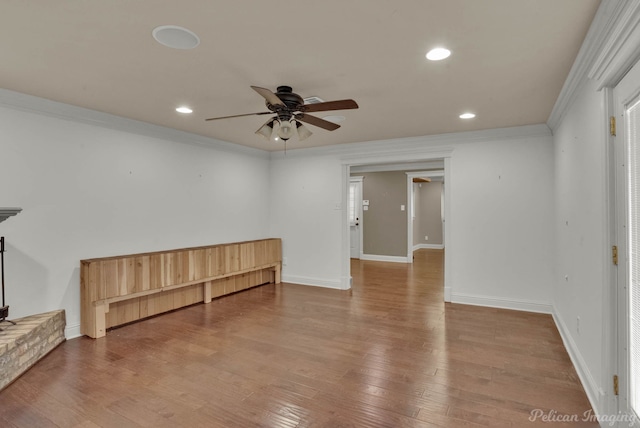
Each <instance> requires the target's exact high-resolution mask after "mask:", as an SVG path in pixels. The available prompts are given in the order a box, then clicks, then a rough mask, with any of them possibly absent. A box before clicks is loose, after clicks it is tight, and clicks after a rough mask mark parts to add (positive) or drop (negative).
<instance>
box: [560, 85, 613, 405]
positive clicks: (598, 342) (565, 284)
mask: <svg viewBox="0 0 640 428" xmlns="http://www.w3.org/2000/svg"><path fill="white" fill-rule="evenodd" d="M605 125H606V115H605V95H604V92H603V91H597V88H596V84H595V82H593V81H587V82H586V83H585V84H584V85H583V86H582V87H581V88H580V89H579V91H578V92H577V95H576V98H575V100H574V102H573V103H572V105H571V107H570V108H569V109H568V110H567V112H566V113H565V115H564V117H563V119H562V121H561V122H560V124H559V126H558V127H557V129H556V130H555V132H554V143H555V171H556V172H555V175H556V195H555V206H556V217H555V232H556V237H557V246H556V255H557V268H556V275H555V278H554V293H553V305H554V311H555V314H554V315H555V318H556V322H557V324H558V327H559V328H560V330H561V331H562V333H563V337H564V339H565V342H566V343H567V347H568V349H569V352H571V353H572V354H573V355H572V356H573V357H574V362H576V366H577V369H578V370H579V371H581V372H582V373H581V375H582V376H581V377H582V380H583V383H585V388H586V389H587V392H588V393H589V396H590V398H591V401H592V404H594V406H596V407H600V410H602V403H601V400H602V397H601V394H602V390H603V389H605V388H604V385H608V381H607V379H606V377H607V376H608V375H607V373H603V365H602V363H603V361H602V359H603V347H604V344H603V325H604V324H606V323H605V321H606V320H605V319H603V300H604V299H605V297H606V296H605V295H604V286H603V284H607V283H608V282H609V280H608V278H607V277H606V275H607V273H606V270H605V265H604V263H605V262H606V261H607V260H608V259H607V254H605V252H606V251H607V249H608V248H609V246H608V244H607V233H608V232H607V218H606V216H607V214H606V210H607V209H608V202H607V196H606V195H607V189H606V183H607V176H606V174H607V166H606V162H607V155H606V154H607V152H606V150H607V148H606V145H607V139H606V137H605V135H606V130H605ZM565 276H566V277H567V278H568V280H567V279H565ZM578 317H580V332H578V326H577V318H578ZM607 352H608V351H607ZM596 410H598V409H596Z"/></svg>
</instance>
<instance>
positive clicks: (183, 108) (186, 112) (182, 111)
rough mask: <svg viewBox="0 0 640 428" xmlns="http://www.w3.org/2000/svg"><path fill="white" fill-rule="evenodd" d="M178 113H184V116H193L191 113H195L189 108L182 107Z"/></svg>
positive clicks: (178, 109)
mask: <svg viewBox="0 0 640 428" xmlns="http://www.w3.org/2000/svg"><path fill="white" fill-rule="evenodd" d="M176 111H177V112H178V113H182V114H191V113H193V110H192V109H190V108H189V107H187V106H180V107H178V108H177V109H176Z"/></svg>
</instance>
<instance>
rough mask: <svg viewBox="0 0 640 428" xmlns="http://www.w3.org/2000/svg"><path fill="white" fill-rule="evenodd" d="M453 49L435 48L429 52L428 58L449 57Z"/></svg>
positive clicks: (440, 58)
mask: <svg viewBox="0 0 640 428" xmlns="http://www.w3.org/2000/svg"><path fill="white" fill-rule="evenodd" d="M449 55H451V51H450V50H449V49H445V48H435V49H431V50H430V51H429V52H427V59H428V60H430V61H440V60H443V59H445V58H449Z"/></svg>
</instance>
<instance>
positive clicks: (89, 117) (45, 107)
mask: <svg viewBox="0 0 640 428" xmlns="http://www.w3.org/2000/svg"><path fill="white" fill-rule="evenodd" d="M0 107H6V108H10V109H13V110H19V111H24V112H27V113H33V114H39V115H43V116H48V117H53V118H56V119H62V120H68V121H72V122H77V123H82V124H86V125H93V126H99V127H102V128H108V129H113V130H116V131H123V132H129V133H132V134H137V135H142V136H146V137H152V138H158V139H162V140H167V141H172V142H178V143H183V144H191V145H197V146H201V147H206V148H210V149H215V150H220V151H224V152H229V153H236V154H243V155H248V156H253V157H258V158H262V159H269V152H267V151H265V150H260V149H256V148H252V147H246V146H242V145H240V144H233V143H229V142H226V141H221V140H216V139H214V138H209V137H204V136H202V135H197V134H192V133H190V132H185V131H179V130H177V129H172V128H167V127H164V126H160V125H154V124H151V123H147V122H141V121H138V120H133V119H127V118H124V117H120V116H116V115H112V114H109V113H103V112H99V111H96V110H91V109H87V108H83V107H77V106H73V105H70V104H64V103H60V102H57V101H52V100H48V99H45V98H40V97H35V96H33V95H27V94H23V93H20V92H15V91H10V90H8V89H0Z"/></svg>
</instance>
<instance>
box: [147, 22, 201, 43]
mask: <svg viewBox="0 0 640 428" xmlns="http://www.w3.org/2000/svg"><path fill="white" fill-rule="evenodd" d="M151 34H152V35H153V38H154V39H156V41H157V42H158V43H160V44H161V45H164V46H166V47H169V48H173V49H193V48H195V47H196V46H198V45H199V44H200V38H199V37H198V36H197V34H196V33H194V32H193V31H191V30H187V29H186V28H182V27H178V26H177V25H161V26H160V27H156V28H154V29H153V31H152V32H151Z"/></svg>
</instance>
